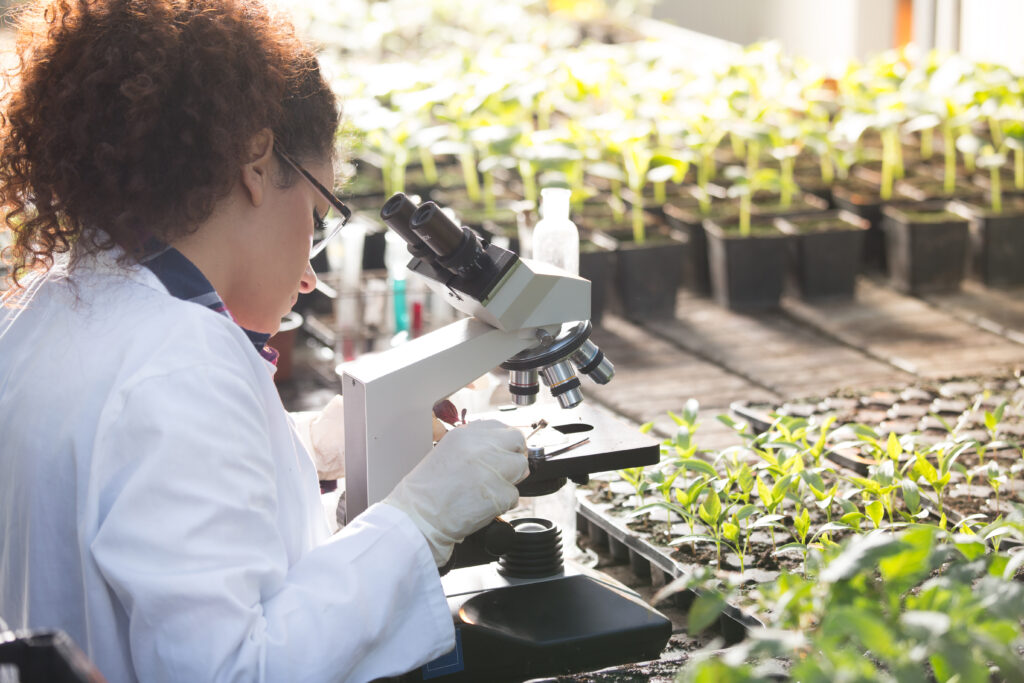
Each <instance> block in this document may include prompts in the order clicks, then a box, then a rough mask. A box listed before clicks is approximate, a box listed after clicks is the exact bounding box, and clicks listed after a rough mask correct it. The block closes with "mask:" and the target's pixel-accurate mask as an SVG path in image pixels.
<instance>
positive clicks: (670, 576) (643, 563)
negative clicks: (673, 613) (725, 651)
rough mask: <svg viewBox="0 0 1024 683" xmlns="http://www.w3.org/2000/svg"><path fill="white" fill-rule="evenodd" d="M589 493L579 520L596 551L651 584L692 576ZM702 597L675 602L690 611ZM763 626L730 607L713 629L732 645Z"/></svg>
mask: <svg viewBox="0 0 1024 683" xmlns="http://www.w3.org/2000/svg"><path fill="white" fill-rule="evenodd" d="M587 493H588V492H586V491H583V490H581V491H580V492H579V494H577V507H576V512H577V515H576V519H577V529H578V530H579V531H580V533H583V534H585V535H586V536H587V537H588V540H589V543H590V546H591V547H592V548H595V549H598V550H603V549H605V548H606V549H607V552H608V554H609V555H610V556H611V558H612V559H613V560H615V561H617V562H621V563H626V562H628V563H629V565H630V569H631V570H632V572H633V574H635V575H636V577H637V578H638V579H640V580H641V581H651V583H653V584H654V585H667V584H669V583H671V582H672V581H674V580H675V579H677V578H679V577H681V576H685V575H687V574H688V573H689V568H688V567H686V566H684V565H682V564H680V563H679V562H677V561H676V560H674V559H672V557H671V555H670V551H669V549H667V548H664V547H659V546H657V545H654V544H652V543H650V542H648V541H647V540H646V539H644V538H643V537H642V536H640V535H639V534H637V533H636V532H635V531H633V530H632V529H630V528H629V527H627V526H626V524H625V522H624V521H620V520H617V519H614V518H612V517H610V516H609V515H607V514H605V513H604V511H603V509H602V506H600V505H596V504H594V503H592V502H590V501H589V500H587V499H586V494H587ZM698 595H699V593H698V592H697V591H695V590H693V589H689V588H687V589H685V590H683V591H680V592H679V593H676V594H675V595H674V596H673V598H672V599H673V600H674V601H675V603H676V605H677V606H678V607H680V608H681V609H687V608H688V607H689V606H690V604H691V603H692V602H693V601H694V600H695V599H696V598H697V596H698ZM763 627H764V624H762V623H761V622H760V621H759V620H758V619H756V618H755V617H753V616H751V615H749V614H747V613H746V612H744V611H742V610H740V609H739V608H737V607H735V606H733V605H726V606H725V609H724V610H723V611H722V614H721V615H720V617H719V619H718V622H717V624H715V625H714V627H713V628H714V630H715V631H716V633H717V634H718V635H720V636H721V637H722V638H723V639H724V640H725V642H726V643H727V644H730V645H731V644H734V643H738V642H740V641H741V640H743V639H744V638H745V637H746V635H747V631H749V630H750V629H753V628H763Z"/></svg>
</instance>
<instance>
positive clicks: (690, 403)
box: [683, 398, 700, 424]
mask: <svg viewBox="0 0 1024 683" xmlns="http://www.w3.org/2000/svg"><path fill="white" fill-rule="evenodd" d="M699 410H700V402H698V401H697V399H695V398H691V399H688V400H687V401H686V404H685V405H684V406H683V419H684V420H686V422H687V423H688V424H694V423H695V422H697V412H698V411H699Z"/></svg>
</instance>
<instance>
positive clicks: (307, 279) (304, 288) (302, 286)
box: [299, 263, 316, 294]
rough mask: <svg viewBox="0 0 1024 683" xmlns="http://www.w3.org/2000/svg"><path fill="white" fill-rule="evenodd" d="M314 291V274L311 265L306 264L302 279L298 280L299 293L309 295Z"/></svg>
mask: <svg viewBox="0 0 1024 683" xmlns="http://www.w3.org/2000/svg"><path fill="white" fill-rule="evenodd" d="M314 289H316V273H314V272H313V264H311V263H307V264H306V270H305V271H304V272H303V273H302V279H301V280H299V291H300V292H302V293H303V294H309V293H310V292H312V291H313V290H314Z"/></svg>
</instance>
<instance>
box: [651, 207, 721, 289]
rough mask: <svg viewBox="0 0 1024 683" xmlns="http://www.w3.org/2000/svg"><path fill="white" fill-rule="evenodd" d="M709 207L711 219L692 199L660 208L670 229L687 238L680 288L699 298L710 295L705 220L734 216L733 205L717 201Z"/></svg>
mask: <svg viewBox="0 0 1024 683" xmlns="http://www.w3.org/2000/svg"><path fill="white" fill-rule="evenodd" d="M711 207H712V208H711V213H710V216H708V215H705V214H703V213H701V210H700V202H699V201H697V199H695V198H686V199H675V200H672V201H670V202H668V203H666V204H665V206H664V207H662V210H663V212H664V215H665V220H666V221H667V222H668V224H669V226H670V227H671V228H672V229H673V230H678V231H679V232H680V233H682V234H684V235H686V238H687V241H688V242H689V249H688V250H687V259H686V262H685V263H684V264H683V273H682V286H683V287H685V288H686V289H688V290H690V291H692V292H693V293H695V294H699V295H701V296H707V295H709V294H711V276H710V274H709V270H708V241H707V237H705V235H704V219H705V218H708V217H712V218H716V219H726V218H728V217H730V216H734V215H735V214H736V209H735V208H733V206H732V205H725V204H724V203H722V202H721V201H719V200H716V201H715V202H714V203H713V204H712V205H711Z"/></svg>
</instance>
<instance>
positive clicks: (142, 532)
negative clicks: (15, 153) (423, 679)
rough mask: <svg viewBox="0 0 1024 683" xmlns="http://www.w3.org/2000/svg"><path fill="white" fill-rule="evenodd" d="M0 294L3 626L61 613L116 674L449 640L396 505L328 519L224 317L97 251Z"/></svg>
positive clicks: (240, 666)
mask: <svg viewBox="0 0 1024 683" xmlns="http://www.w3.org/2000/svg"><path fill="white" fill-rule="evenodd" d="M12 314H13V316H14V320H13V322H11V321H10V318H11V317H12ZM4 315H5V312H3V311H2V310H0V320H2V319H3V318H4ZM6 316H7V318H8V320H7V322H4V323H0V616H2V617H3V618H4V619H5V620H6V621H7V622H8V623H9V624H10V625H11V627H12V628H61V629H64V630H65V631H67V632H68V633H69V634H70V636H71V637H72V638H73V639H74V640H75V641H76V642H77V643H78V644H79V645H80V646H81V647H82V648H83V649H84V650H85V652H86V653H87V654H88V655H89V657H90V658H91V659H92V660H93V662H94V663H95V664H96V666H97V667H98V668H99V670H100V671H101V672H102V673H103V674H104V675H105V676H106V677H107V678H108V679H109V680H110V681H112V682H113V683H117V682H119V681H134V680H142V681H145V682H147V683H148V682H150V681H189V682H194V681H275V682H276V681H334V680H346V681H347V680H352V681H363V680H369V679H373V678H376V677H380V676H389V675H396V674H399V673H401V672H404V671H408V670H410V669H413V668H415V667H417V666H419V665H421V664H423V663H425V662H427V661H429V660H431V659H433V658H435V657H438V656H440V655H442V654H444V653H445V652H447V651H448V650H450V649H451V648H452V647H453V646H454V630H453V626H452V620H451V615H450V612H449V609H448V606H447V603H446V600H445V597H444V593H443V590H442V588H441V582H440V579H439V577H438V572H437V569H436V568H435V566H434V562H433V559H432V556H431V552H430V550H429V548H428V546H427V544H426V541H425V540H424V539H423V537H422V535H421V533H420V532H419V530H418V529H417V528H416V526H415V525H414V524H413V523H412V521H411V520H410V519H409V518H408V517H407V516H406V515H404V513H402V512H400V511H398V510H396V509H394V508H391V507H390V506H388V505H386V504H377V505H374V506H373V507H371V508H370V509H369V510H367V511H366V512H365V513H364V514H363V515H360V517H359V518H357V519H356V520H354V521H352V522H351V523H350V524H349V525H348V526H347V527H346V528H345V529H344V530H342V531H341V532H339V533H338V534H336V535H334V536H333V537H328V532H327V526H326V520H325V519H324V514H323V509H322V508H321V506H320V504H319V496H318V493H319V492H318V488H317V481H316V473H315V470H314V467H313V463H312V461H311V460H310V457H309V455H308V454H307V452H306V450H305V449H304V448H303V446H302V445H301V443H300V442H299V440H298V438H297V435H296V433H295V429H294V426H293V423H292V422H291V420H290V419H289V416H288V414H287V413H286V412H285V410H284V409H283V408H282V406H281V402H280V399H279V397H278V395H277V392H276V390H275V387H274V384H273V382H272V377H271V373H270V372H269V371H268V367H267V363H266V361H264V360H263V359H262V358H261V357H260V356H259V354H258V353H257V352H256V350H255V349H254V348H253V346H252V344H251V343H250V342H249V340H248V339H247V338H246V336H245V335H244V334H243V332H242V331H241V330H240V329H239V328H238V327H237V326H236V325H235V324H234V323H233V322H231V321H230V320H228V319H227V318H226V317H224V316H222V315H219V314H217V313H215V312H213V311H211V310H208V309H206V308H204V307H203V306H200V305H197V304H194V303H188V302H185V301H180V300H178V299H175V298H173V297H171V296H170V295H169V294H168V293H167V290H166V289H165V288H164V287H163V286H162V285H161V284H160V282H159V281H158V280H157V279H156V277H155V276H153V275H152V273H150V272H149V271H148V270H146V269H141V268H136V269H123V268H120V267H118V266H117V265H116V264H115V263H114V261H113V255H110V254H108V255H103V256H100V257H96V258H91V257H90V258H89V259H86V260H84V261H83V262H82V263H81V264H80V265H79V267H76V268H75V270H74V272H73V275H72V276H71V277H66V276H65V275H64V274H62V273H61V272H60V269H57V270H56V271H55V272H54V273H51V274H50V275H49V276H48V277H47V278H45V279H44V280H43V281H42V283H41V284H40V286H39V288H38V291H37V292H35V294H34V295H33V298H32V300H31V301H30V302H29V303H28V304H27V306H25V307H24V308H23V309H21V310H15V311H13V312H12V311H7V312H6Z"/></svg>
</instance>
